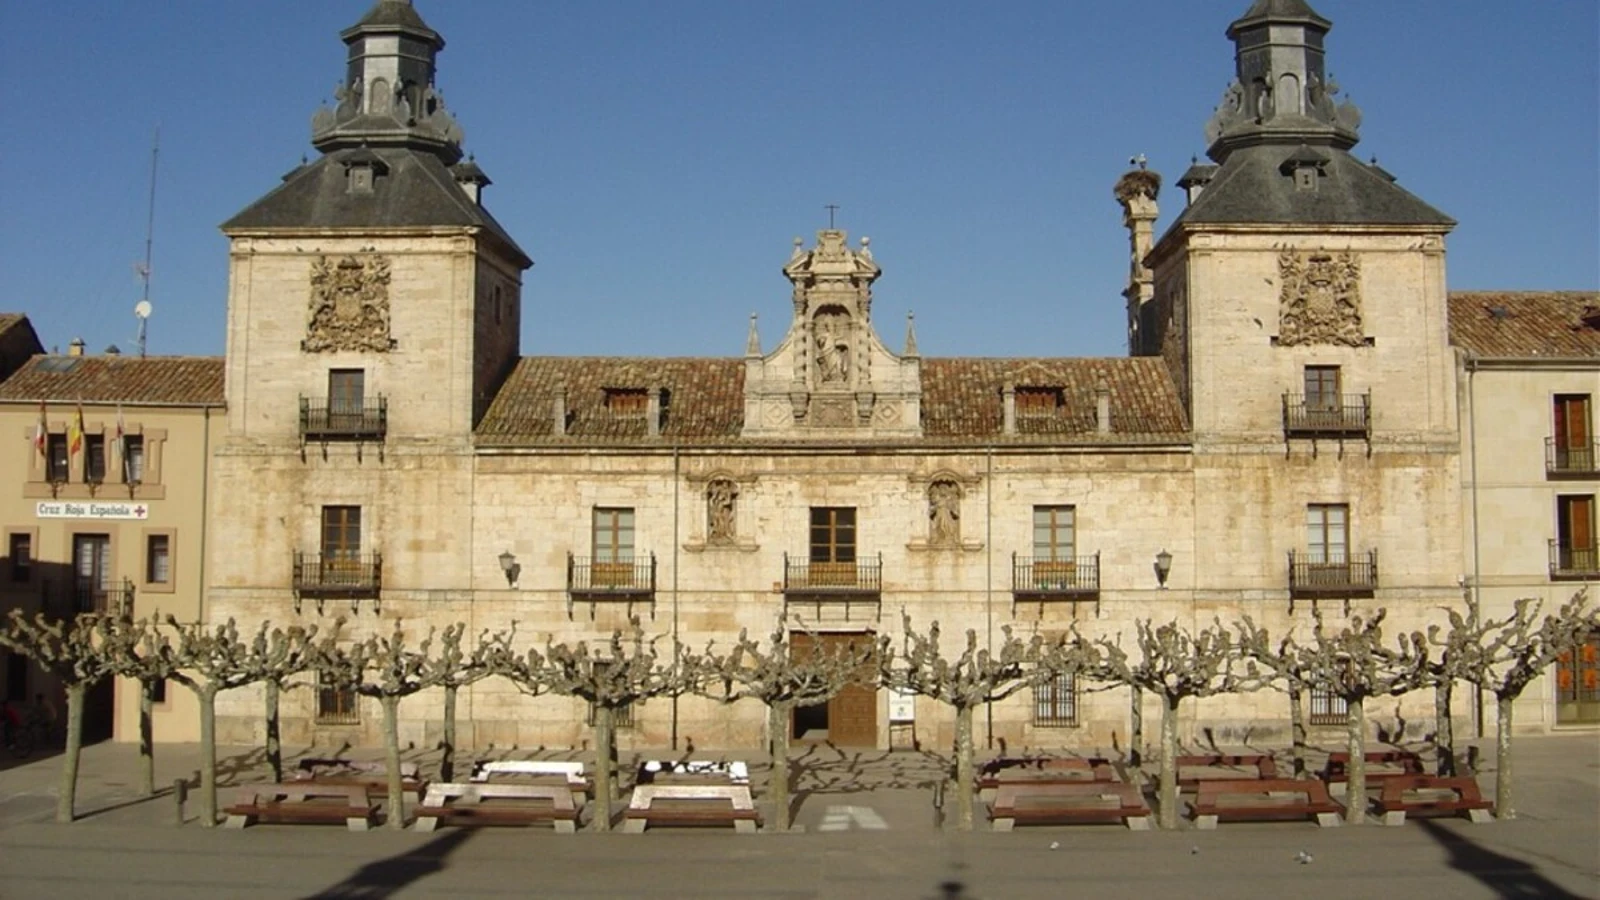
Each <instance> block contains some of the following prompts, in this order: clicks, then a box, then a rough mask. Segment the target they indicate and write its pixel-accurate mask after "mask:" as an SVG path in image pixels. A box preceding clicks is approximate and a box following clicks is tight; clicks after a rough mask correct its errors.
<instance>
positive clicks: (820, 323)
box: [811, 312, 850, 384]
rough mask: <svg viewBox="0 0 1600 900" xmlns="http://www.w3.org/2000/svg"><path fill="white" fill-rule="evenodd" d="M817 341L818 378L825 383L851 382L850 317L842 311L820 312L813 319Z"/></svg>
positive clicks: (813, 332)
mask: <svg viewBox="0 0 1600 900" xmlns="http://www.w3.org/2000/svg"><path fill="white" fill-rule="evenodd" d="M811 328H812V335H813V337H814V340H815V343H816V358H817V379H818V380H819V381H821V382H822V383H823V384H848V383H849V382H850V317H849V315H847V314H845V313H842V312H834V313H820V314H818V316H817V317H816V319H814V320H813V321H812V326H811Z"/></svg>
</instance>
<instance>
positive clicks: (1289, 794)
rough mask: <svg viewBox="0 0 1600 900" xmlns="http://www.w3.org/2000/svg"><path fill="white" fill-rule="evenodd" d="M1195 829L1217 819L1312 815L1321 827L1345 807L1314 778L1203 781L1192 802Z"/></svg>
mask: <svg viewBox="0 0 1600 900" xmlns="http://www.w3.org/2000/svg"><path fill="white" fill-rule="evenodd" d="M1190 806H1191V808H1192V809H1193V811H1194V823H1195V827H1196V828H1202V829H1212V828H1216V827H1217V822H1219V821H1228V822H1241V821H1261V820H1270V819H1305V818H1315V819H1316V821H1317V824H1318V825H1321V826H1323V827H1324V828H1328V827H1332V826H1335V825H1338V824H1339V813H1340V812H1341V811H1343V809H1344V807H1342V806H1340V805H1339V804H1337V803H1335V802H1334V801H1333V798H1331V797H1329V796H1328V786H1327V785H1326V784H1323V783H1322V782H1320V781H1316V780H1314V779H1294V778H1239V779H1234V780H1229V781H1202V782H1200V784H1199V786H1198V787H1197V788H1196V796H1195V799H1194V802H1193V803H1192V804H1190Z"/></svg>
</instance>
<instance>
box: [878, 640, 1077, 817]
mask: <svg viewBox="0 0 1600 900" xmlns="http://www.w3.org/2000/svg"><path fill="white" fill-rule="evenodd" d="M903 621H904V629H905V631H904V639H905V650H904V652H903V653H901V654H899V655H898V656H897V655H896V654H895V653H894V651H893V649H892V647H891V646H890V644H889V642H888V640H887V639H884V640H883V641H882V643H880V645H879V667H880V672H881V673H882V679H883V681H884V683H885V684H887V685H889V686H890V687H893V688H895V689H897V690H901V691H906V692H909V693H913V694H917V695H919V696H923V697H927V698H929V699H931V700H937V701H939V702H941V703H944V704H946V705H947V706H950V707H951V708H953V709H954V710H955V714H956V789H955V790H956V827H957V828H958V829H960V830H962V831H971V830H972V819H973V802H972V798H973V794H974V793H975V791H976V790H977V784H976V783H975V781H974V778H973V771H974V769H975V768H976V767H975V765H974V759H973V755H974V748H973V740H972V716H973V711H974V710H976V709H977V708H978V707H980V706H982V705H984V704H985V703H994V702H998V701H1001V700H1004V699H1006V698H1008V697H1010V696H1012V695H1013V694H1016V693H1017V692H1019V691H1022V690H1024V689H1027V688H1032V687H1036V686H1038V685H1040V684H1043V683H1045V682H1047V681H1049V680H1051V679H1053V678H1056V677H1059V676H1061V675H1066V674H1076V673H1078V672H1084V671H1091V670H1093V669H1094V668H1095V659H1094V654H1093V652H1092V649H1091V647H1090V646H1089V645H1088V644H1087V643H1086V642H1084V641H1082V640H1080V639H1078V638H1077V637H1076V636H1075V635H1074V636H1073V637H1072V638H1071V639H1064V640H1061V641H1056V642H1050V641H1046V640H1045V638H1044V636H1043V635H1038V634H1035V635H1034V636H1033V637H1032V638H1030V639H1028V640H1026V641H1024V640H1022V639H1021V638H1019V637H1017V636H1016V635H1014V634H1013V633H1012V631H1011V629H1010V628H1009V627H1006V628H1003V629H1002V635H1003V636H1002V638H1001V641H1000V646H999V647H998V648H996V649H995V650H993V651H990V650H989V649H988V648H984V647H979V646H978V633H977V632H976V631H973V630H970V629H969V630H968V631H967V640H966V646H965V648H964V649H963V650H962V652H961V654H960V655H959V656H957V657H955V658H954V659H951V658H950V657H948V656H946V655H945V653H944V650H943V649H942V648H941V646H940V642H939V637H940V633H939V623H938V622H934V623H933V624H932V625H931V626H929V628H928V631H927V633H926V634H923V633H919V632H917V631H916V630H914V629H913V628H912V626H911V619H910V617H905V618H904V619H903Z"/></svg>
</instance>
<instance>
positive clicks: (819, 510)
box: [811, 506, 856, 566]
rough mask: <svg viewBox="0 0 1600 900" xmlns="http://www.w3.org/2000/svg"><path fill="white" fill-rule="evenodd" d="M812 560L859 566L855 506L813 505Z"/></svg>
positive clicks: (814, 561)
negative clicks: (857, 562) (857, 561)
mask: <svg viewBox="0 0 1600 900" xmlns="http://www.w3.org/2000/svg"><path fill="white" fill-rule="evenodd" d="M811 561H812V562H813V563H850V564H851V565H852V566H853V565H855V562H856V508H855V507H853V506H813V507H812V508H811Z"/></svg>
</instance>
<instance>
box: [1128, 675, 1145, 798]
mask: <svg viewBox="0 0 1600 900" xmlns="http://www.w3.org/2000/svg"><path fill="white" fill-rule="evenodd" d="M1129 712H1130V714H1131V716H1132V718H1131V719H1130V721H1131V722H1132V725H1131V726H1130V727H1129V729H1128V768H1129V769H1130V770H1131V771H1130V772H1129V773H1128V774H1129V777H1130V778H1131V779H1132V780H1133V783H1134V784H1143V783H1144V778H1143V773H1142V772H1140V767H1141V766H1143V765H1144V691H1142V690H1140V689H1138V688H1134V689H1133V699H1132V700H1131V701H1130V704H1129Z"/></svg>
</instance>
